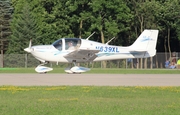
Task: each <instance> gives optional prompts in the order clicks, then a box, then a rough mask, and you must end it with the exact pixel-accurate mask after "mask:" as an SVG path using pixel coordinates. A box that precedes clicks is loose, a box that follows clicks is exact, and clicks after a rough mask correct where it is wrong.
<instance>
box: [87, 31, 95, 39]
mask: <svg viewBox="0 0 180 115" xmlns="http://www.w3.org/2000/svg"><path fill="white" fill-rule="evenodd" d="M95 33H96V32H93V33H92V34H91V35H90V36H89V37H87V38H86V40H89V38H90V37H91V36H92V35H94V34H95Z"/></svg>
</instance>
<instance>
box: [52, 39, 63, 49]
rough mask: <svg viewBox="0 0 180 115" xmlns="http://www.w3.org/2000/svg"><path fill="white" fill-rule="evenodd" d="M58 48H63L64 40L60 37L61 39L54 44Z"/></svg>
mask: <svg viewBox="0 0 180 115" xmlns="http://www.w3.org/2000/svg"><path fill="white" fill-rule="evenodd" d="M52 45H53V46H54V47H55V48H56V49H58V50H60V51H61V50H62V40H61V39H60V40H57V41H55V42H54V43H53V44H52Z"/></svg>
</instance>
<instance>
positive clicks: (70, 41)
mask: <svg viewBox="0 0 180 115" xmlns="http://www.w3.org/2000/svg"><path fill="white" fill-rule="evenodd" d="M52 45H53V46H54V47H55V48H56V49H58V50H59V51H61V50H74V49H77V48H79V47H80V45H81V39H79V38H62V39H59V40H57V41H55V42H54V43H53V44H52Z"/></svg>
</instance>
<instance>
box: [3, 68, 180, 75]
mask: <svg viewBox="0 0 180 115" xmlns="http://www.w3.org/2000/svg"><path fill="white" fill-rule="evenodd" d="M0 73H36V72H35V70H34V68H12V69H11V68H8V69H7V68H4V69H3V68H1V69H0ZM49 73H65V72H64V68H54V70H53V71H51V72H49ZM87 73H88V74H91V73H96V74H102V73H106V74H180V70H179V69H121V68H92V69H91V71H88V72H86V73H83V74H87Z"/></svg>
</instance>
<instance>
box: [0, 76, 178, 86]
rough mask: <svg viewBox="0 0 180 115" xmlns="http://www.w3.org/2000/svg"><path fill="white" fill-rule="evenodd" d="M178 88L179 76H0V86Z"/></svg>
mask: <svg viewBox="0 0 180 115" xmlns="http://www.w3.org/2000/svg"><path fill="white" fill-rule="evenodd" d="M2 85H14V86H59V85H69V86H74V85H78V86H81V85H85V86H89V85H91V86H180V75H179V74H51V73H47V74H0V86H2Z"/></svg>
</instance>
